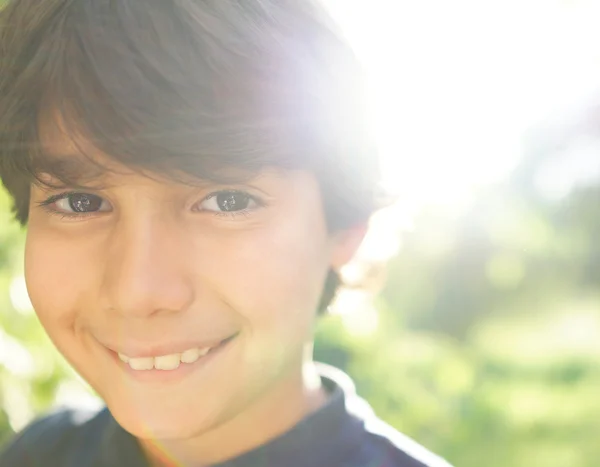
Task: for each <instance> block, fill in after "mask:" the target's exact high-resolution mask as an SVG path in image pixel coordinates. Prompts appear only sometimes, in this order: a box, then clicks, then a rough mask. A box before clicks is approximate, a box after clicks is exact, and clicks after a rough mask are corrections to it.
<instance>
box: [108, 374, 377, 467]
mask: <svg viewBox="0 0 600 467" xmlns="http://www.w3.org/2000/svg"><path fill="white" fill-rule="evenodd" d="M317 369H318V372H319V374H320V376H321V381H322V383H323V385H324V387H325V390H326V391H327V392H328V393H329V398H328V400H327V402H326V403H325V405H324V406H323V407H321V408H320V409H319V410H317V411H316V412H313V413H312V414H310V415H308V416H307V417H305V418H304V419H303V420H301V421H300V422H299V423H297V424H296V425H295V426H294V427H293V428H291V429H290V430H289V431H287V432H285V433H283V434H282V435H280V436H278V437H277V438H274V439H273V440H271V441H269V442H267V443H265V444H263V445H261V446H259V447H257V448H255V449H253V450H251V451H248V452H246V453H244V454H241V455H240V456H238V457H235V458H233V459H231V460H228V461H226V462H223V463H220V464H216V465H214V466H213V467H266V466H281V465H285V466H286V467H296V466H302V467H317V466H323V465H335V464H336V459H338V458H341V457H345V456H347V455H348V450H349V449H351V448H352V447H354V446H357V445H358V444H359V440H360V436H361V435H362V434H363V433H364V425H363V421H362V417H358V416H355V415H353V413H355V412H357V411H363V410H368V406H366V405H364V406H363V404H361V402H360V401H361V399H359V398H358V397H357V396H356V393H355V388H354V384H353V383H352V381H351V380H350V378H349V377H348V376H347V375H346V374H345V373H343V372H342V371H340V370H338V369H336V368H333V367H331V366H328V365H324V364H317ZM356 404H360V405H361V407H357V406H356ZM103 442H104V446H103V449H102V452H103V453H104V456H105V465H130V466H132V467H142V466H146V465H147V464H146V463H145V461H144V455H143V453H142V451H141V449H140V447H139V445H138V443H137V441H136V440H135V438H134V437H133V436H132V435H130V434H129V433H127V432H126V431H125V430H124V429H123V428H121V427H120V426H119V425H118V424H117V422H116V421H115V420H114V419H113V418H112V417H111V420H110V424H109V427H108V430H107V431H106V436H105V437H104V440H103Z"/></svg>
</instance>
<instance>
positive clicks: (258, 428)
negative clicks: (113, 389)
mask: <svg viewBox="0 0 600 467" xmlns="http://www.w3.org/2000/svg"><path fill="white" fill-rule="evenodd" d="M327 398H328V395H327V393H326V392H325V389H324V388H323V386H322V385H321V379H320V377H319V375H318V372H317V369H316V367H315V365H314V363H313V362H312V360H310V361H308V362H305V363H304V364H303V365H302V367H301V368H299V369H297V370H295V371H294V372H291V374H290V375H289V376H288V377H287V378H285V379H283V380H282V381H281V382H280V384H278V385H277V387H274V388H272V390H271V391H269V393H268V394H264V395H263V396H262V397H261V398H260V399H258V400H257V401H255V402H254V404H253V405H251V406H249V407H248V408H247V409H246V410H245V411H244V412H243V413H241V414H239V415H237V416H236V417H234V418H232V419H231V420H229V421H228V422H226V423H224V424H223V425H220V426H218V427H216V428H215V429H213V430H211V431H209V432H206V433H203V434H201V435H199V436H198V437H196V438H192V439H186V440H166V441H165V440H141V445H142V449H143V450H144V452H145V454H146V456H147V458H148V459H149V460H150V464H151V466H152V467H175V466H177V467H184V466H185V467H202V466H207V465H213V464H217V463H220V462H224V461H226V460H228V459H232V458H235V457H237V456H239V455H241V454H243V453H245V452H248V451H251V450H252V449H255V448H257V447H259V446H261V445H264V444H266V443H267V442H269V441H271V440H273V439H275V438H277V437H278V436H280V435H282V434H283V433H285V432H287V431H288V430H289V429H291V428H292V427H293V426H295V425H296V424H297V423H298V422H299V421H300V420H302V419H303V418H305V417H306V416H307V415H309V414H310V413H312V412H316V411H317V410H318V409H319V408H321V407H322V406H323V405H325V403H326V402H327ZM157 443H158V444H160V446H161V448H160V450H159V449H158V447H157V445H156V444H157ZM164 452H168V453H169V458H170V460H165V454H164Z"/></svg>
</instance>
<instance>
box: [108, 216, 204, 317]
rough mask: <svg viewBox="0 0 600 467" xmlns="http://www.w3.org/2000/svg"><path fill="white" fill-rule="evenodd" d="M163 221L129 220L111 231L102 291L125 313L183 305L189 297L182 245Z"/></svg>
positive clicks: (145, 313) (138, 313) (182, 307)
mask: <svg viewBox="0 0 600 467" xmlns="http://www.w3.org/2000/svg"><path fill="white" fill-rule="evenodd" d="M173 230H174V229H173V227H171V226H170V225H169V223H168V222H160V221H158V220H145V221H142V222H128V223H126V224H124V225H122V226H120V227H119V228H118V229H117V230H115V231H114V232H113V235H112V236H111V243H112V244H111V245H110V246H109V249H108V250H109V253H108V257H107V259H106V270H105V275H104V293H106V294H107V295H108V297H107V298H108V301H109V303H110V306H111V308H112V309H114V310H116V311H117V312H119V313H121V314H123V315H129V316H130V317H140V318H142V317H148V316H150V315H153V314H156V313H165V312H166V313H168V312H178V311H183V310H185V309H186V308H188V307H189V306H190V304H191V303H192V301H193V299H194V290H193V285H192V283H191V275H190V274H189V273H188V271H187V270H186V266H185V265H186V264H187V263H188V261H187V260H186V248H185V245H184V244H182V242H178V235H177V234H176V232H174V231H173Z"/></svg>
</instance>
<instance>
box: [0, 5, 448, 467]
mask: <svg viewBox="0 0 600 467" xmlns="http://www.w3.org/2000/svg"><path fill="white" fill-rule="evenodd" d="M0 21H1V22H0V25H1V30H0V48H1V53H2V56H1V60H2V61H1V62H0V177H1V178H2V181H3V183H4V185H5V186H6V188H7V189H8V191H9V193H10V194H11V195H12V197H13V199H14V203H15V212H16V215H17V217H18V219H19V220H20V221H21V222H22V223H23V224H25V223H27V226H28V231H27V243H26V255H25V256H26V257H25V265H26V266H25V267H26V280H27V285H28V290H29V294H30V297H31V301H32V303H33V305H34V308H35V310H36V313H37V315H38V316H39V319H40V321H41V323H42V324H43V326H44V328H45V329H46V331H47V332H48V334H49V336H50V338H51V339H52V341H53V342H54V344H55V345H56V346H57V348H58V349H59V350H60V352H61V353H62V354H63V355H64V356H65V357H66V359H67V360H68V361H69V363H70V364H72V365H73V367H74V368H75V369H76V370H77V371H78V372H79V373H80V374H81V376H82V377H83V378H84V379H85V380H86V381H87V382H88V383H89V384H90V385H91V387H92V388H94V390H95V391H96V392H97V393H98V394H99V395H100V397H101V398H102V399H103V401H104V402H105V403H106V406H107V409H106V410H103V411H100V412H99V413H96V414H83V413H80V412H77V411H62V412H58V413H56V414H54V415H51V416H49V417H46V418H43V419H41V420H39V421H36V422H34V423H33V424H32V425H31V426H30V427H28V428H27V429H25V430H24V432H23V433H21V434H20V435H18V436H17V438H16V439H15V440H14V441H13V442H12V443H11V444H10V445H9V446H8V448H7V450H6V451H5V453H4V454H3V457H1V458H0V464H1V465H2V466H13V465H15V466H17V465H27V466H33V465H35V466H37V465H40V466H42V465H43V466H45V467H51V466H77V467H87V466H89V467H91V466H94V467H100V466H103V467H104V466H116V465H123V466H143V465H151V466H159V465H178V466H179V465H181V466H206V465H228V466H240V467H241V466H265V465H270V466H299V467H300V466H306V467H308V466H315V467H316V466H323V467H324V466H327V467H334V466H357V467H358V466H361V467H362V466H365V467H366V466H390V467H391V466H396V467H417V466H420V467H422V466H431V467H434V466H445V465H447V464H445V463H444V462H443V461H441V460H440V459H438V458H436V457H435V456H433V455H431V454H429V453H428V452H426V451H425V450H424V449H423V448H420V447H419V446H418V445H416V444H415V443H414V442H412V441H410V440H408V439H406V438H404V437H402V436H401V435H400V434H399V433H396V432H394V431H393V430H392V429H390V428H389V427H386V426H385V425H384V424H383V423H382V422H380V421H379V420H378V419H376V418H375V417H374V415H372V414H370V413H369V410H368V408H367V407H366V404H364V403H361V402H360V400H359V399H358V398H357V396H356V395H354V394H353V392H352V389H351V384H349V383H348V381H347V377H345V376H344V375H342V374H340V373H339V372H337V371H335V370H333V369H328V368H326V367H321V366H319V365H317V364H315V363H313V362H312V357H311V342H312V331H313V327H314V325H315V319H316V315H317V314H318V313H317V310H321V311H322V310H324V309H325V308H326V307H327V305H328V303H329V301H330V300H331V298H332V296H333V293H334V291H335V289H336V287H337V285H338V283H339V280H338V274H337V271H339V269H340V268H341V267H342V266H343V265H344V264H345V263H346V262H347V261H348V260H349V259H350V258H351V257H352V255H353V253H354V252H355V250H356V248H357V247H358V245H359V244H360V242H361V240H362V238H363V235H364V232H365V226H366V223H367V220H368V218H369V215H370V214H371V213H372V212H373V210H374V209H375V208H376V201H375V190H374V185H375V181H376V179H377V173H376V170H375V168H374V164H373V162H372V161H373V155H372V153H371V149H370V148H371V146H370V143H369V138H368V137H367V135H366V132H365V128H364V125H363V122H362V121H361V118H360V117H361V116H362V115H363V111H362V109H361V107H360V105H361V102H362V100H361V99H360V98H359V97H358V96H360V92H359V90H360V89H361V82H360V73H359V67H358V65H357V64H356V62H355V59H354V57H353V55H352V53H351V52H350V50H349V49H348V47H347V46H346V45H345V44H344V43H343V41H342V40H341V39H340V35H339V33H338V32H337V31H336V29H335V28H334V27H333V26H332V24H331V22H330V20H329V19H328V17H327V15H326V14H325V11H324V10H323V7H322V6H320V5H319V4H317V3H316V1H312V0H144V1H142V0H121V1H116V0H15V1H13V2H12V3H10V4H9V5H8V6H7V7H6V9H5V10H4V11H3V13H2V14H1V20H0Z"/></svg>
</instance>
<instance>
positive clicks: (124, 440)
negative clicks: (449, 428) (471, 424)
mask: <svg viewBox="0 0 600 467" xmlns="http://www.w3.org/2000/svg"><path fill="white" fill-rule="evenodd" d="M319 369H320V371H321V378H322V381H323V384H324V385H325V388H326V389H327V391H328V392H329V393H330V398H329V400H328V402H327V403H326V405H325V406H324V407H322V408H321V409H320V410H318V411H317V412H315V413H313V414H311V415H309V416H307V417H306V418H305V419H303V420H302V421H300V422H299V423H298V424H297V425H296V426H295V427H293V428H292V429H291V430H289V431H288V432H286V433H284V434H282V435H281V436H279V437H278V438H275V439H274V440H272V441H269V442H267V443H266V444H263V445H262V446H259V447H257V448H255V449H253V450H251V451H249V452H246V453H244V454H242V455H240V456H238V457H236V458H234V459H231V460H229V461H226V462H223V463H221V464H218V467H450V465H449V464H448V463H446V462H445V461H444V460H442V459H440V458H439V457H437V456H435V455H433V454H431V453H430V452H429V451H427V450H426V449H424V448H423V447H421V446H420V445H418V444H417V443H416V442H414V441H413V440H411V439H409V438H407V437H406V436H404V435H402V434H400V433H399V432H397V431H396V430H394V429H393V428H391V427H390V426H389V425H386V424H385V423H383V422H382V421H381V420H379V419H378V418H377V417H376V416H375V415H374V414H373V412H372V410H371V408H370V407H369V405H368V404H367V403H366V402H365V401H364V400H363V399H361V398H359V397H358V396H357V395H356V393H355V391H354V386H353V384H352V382H351V381H350V378H348V376H346V375H345V374H344V373H342V372H340V371H339V370H336V369H333V368H331V367H327V366H319ZM0 466H1V467H13V466H14V467H17V466H18V467H59V466H60V467H115V466H126V467H147V466H148V462H147V461H146V459H145V457H144V454H143V452H142V450H141V448H140V446H139V444H138V442H137V440H136V438H135V437H133V436H132V435H131V434H129V433H128V432H126V431H125V430H124V429H123V428H121V427H120V426H119V424H118V423H117V422H116V421H115V419H114V418H113V417H112V415H111V414H110V412H109V411H108V410H107V409H103V410H101V411H99V412H95V413H85V412H82V411H77V410H61V411H58V412H56V413H54V414H52V415H49V416H47V417H45V418H42V419H40V420H38V421H35V422H34V423H32V424H31V425H30V426H29V427H28V428H26V429H25V430H24V431H23V432H22V433H20V434H19V435H18V436H17V437H16V439H15V440H14V441H13V442H12V443H11V444H10V445H9V446H8V448H7V449H6V450H5V451H4V453H3V454H2V455H0Z"/></svg>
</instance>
